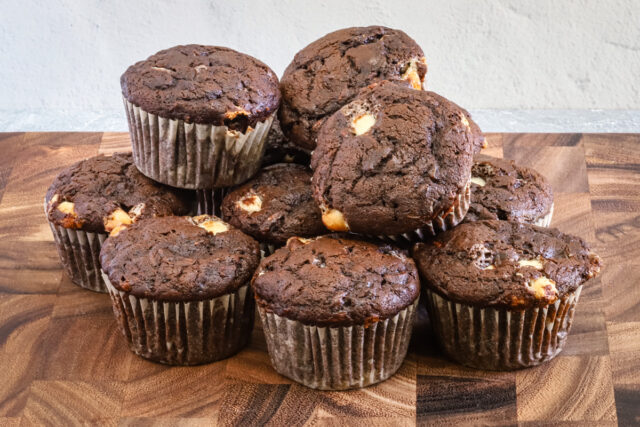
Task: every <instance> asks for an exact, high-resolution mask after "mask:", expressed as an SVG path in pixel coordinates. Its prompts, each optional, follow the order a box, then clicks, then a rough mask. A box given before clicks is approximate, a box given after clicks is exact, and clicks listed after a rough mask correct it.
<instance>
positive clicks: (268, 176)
mask: <svg viewBox="0 0 640 427" xmlns="http://www.w3.org/2000/svg"><path fill="white" fill-rule="evenodd" d="M222 217H223V218H224V219H225V220H226V221H229V223H230V224H231V225H233V226H235V227H238V228H239V229H240V230H242V231H244V232H245V233H247V234H249V235H251V236H253V237H254V238H255V239H257V240H258V241H260V242H266V243H273V244H278V245H280V244H284V243H285V242H286V241H287V239H288V238H290V237H294V236H300V237H311V236H317V235H319V234H324V233H326V232H327V230H326V229H325V228H324V225H322V219H321V216H320V209H319V208H318V205H317V204H316V202H315V200H314V199H313V196H312V195H311V171H309V169H307V168H306V167H304V166H301V165H296V164H287V163H280V164H275V165H272V166H269V167H266V168H264V169H262V171H260V173H259V174H258V175H257V176H256V177H254V178H253V179H252V180H251V181H249V182H247V183H245V184H243V185H241V186H240V187H238V188H236V189H235V190H233V191H232V192H231V193H229V194H227V195H226V196H225V198H224V200H223V201H222Z"/></svg>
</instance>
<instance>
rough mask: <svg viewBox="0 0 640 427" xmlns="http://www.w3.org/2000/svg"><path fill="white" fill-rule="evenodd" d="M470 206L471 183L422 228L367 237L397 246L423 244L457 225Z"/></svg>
mask: <svg viewBox="0 0 640 427" xmlns="http://www.w3.org/2000/svg"><path fill="white" fill-rule="evenodd" d="M470 204H471V181H469V182H468V183H467V185H466V186H465V188H464V190H463V191H462V192H461V193H460V194H458V196H457V197H456V198H455V200H454V202H453V205H451V207H450V208H449V209H448V210H447V211H446V212H444V213H442V214H441V215H438V216H436V217H435V218H434V219H433V220H431V222H430V223H429V224H427V225H426V226H424V227H422V228H418V229H415V230H413V231H410V232H408V233H402V234H395V235H368V237H371V238H374V239H379V240H383V241H386V242H393V243H397V244H408V243H409V244H413V243H417V242H423V241H425V240H426V239H428V238H429V237H433V236H435V235H437V234H438V233H441V232H443V231H447V230H450V229H452V228H453V227H455V226H456V225H458V224H459V223H460V222H462V220H463V219H464V216H465V215H466V214H467V212H468V211H469V205H470Z"/></svg>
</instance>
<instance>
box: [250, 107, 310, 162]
mask: <svg viewBox="0 0 640 427" xmlns="http://www.w3.org/2000/svg"><path fill="white" fill-rule="evenodd" d="M264 145H265V150H264V157H262V166H263V167H264V166H269V165H274V164H276V163H297V164H299V165H305V166H309V163H311V153H310V152H309V151H308V150H305V149H304V148H302V147H300V146H297V145H295V144H293V143H292V142H291V141H290V140H289V138H287V137H286V136H285V135H284V133H282V128H281V127H280V121H279V120H278V118H277V117H276V118H274V119H273V123H272V124H271V129H269V133H268V134H267V138H266V140H265V142H264Z"/></svg>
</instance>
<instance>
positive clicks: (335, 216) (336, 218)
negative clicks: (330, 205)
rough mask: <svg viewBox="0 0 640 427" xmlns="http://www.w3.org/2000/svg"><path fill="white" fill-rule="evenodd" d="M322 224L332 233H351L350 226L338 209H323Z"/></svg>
mask: <svg viewBox="0 0 640 427" xmlns="http://www.w3.org/2000/svg"><path fill="white" fill-rule="evenodd" d="M322 222H323V223H324V225H325V227H327V228H328V229H329V230H331V231H349V224H347V221H346V219H345V218H344V215H343V214H342V212H340V211H339V210H337V209H323V210H322Z"/></svg>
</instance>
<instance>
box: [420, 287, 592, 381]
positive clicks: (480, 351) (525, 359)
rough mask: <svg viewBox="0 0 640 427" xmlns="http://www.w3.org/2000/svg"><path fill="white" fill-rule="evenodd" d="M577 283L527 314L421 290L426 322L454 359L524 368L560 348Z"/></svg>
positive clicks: (476, 365)
mask: <svg viewBox="0 0 640 427" xmlns="http://www.w3.org/2000/svg"><path fill="white" fill-rule="evenodd" d="M581 291H582V285H581V286H580V287H578V289H576V290H575V292H572V293H569V294H567V295H565V296H564V297H563V298H560V299H558V300H557V301H556V302H555V303H554V304H551V305H549V306H547V307H542V308H538V307H536V308H530V309H527V310H519V311H516V310H506V309H495V308H480V307H473V306H470V305H466V304H458V303H455V302H453V301H450V300H447V299H445V298H444V297H442V296H440V295H438V294H437V293H435V292H433V291H431V290H429V289H425V294H426V301H427V310H428V311H429V316H430V318H431V324H432V325H433V329H434V331H435V333H436V336H437V337H438V341H439V342H440V345H441V346H442V348H443V350H444V351H445V352H446V353H447V355H448V356H449V357H450V358H452V359H453V360H455V361H457V362H458V363H461V364H463V365H466V366H470V367H472V368H478V369H490V370H512V369H520V368H528V367H531V366H536V365H539V364H540V363H543V362H546V361H548V360H551V359H553V358H554V357H555V356H556V355H557V354H558V353H560V351H561V350H562V348H563V347H564V344H565V341H566V339H567V335H568V334H569V330H570V329H571V323H572V320H573V314H574V312H575V308H576V304H577V303H578V298H579V297H580V292H581Z"/></svg>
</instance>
